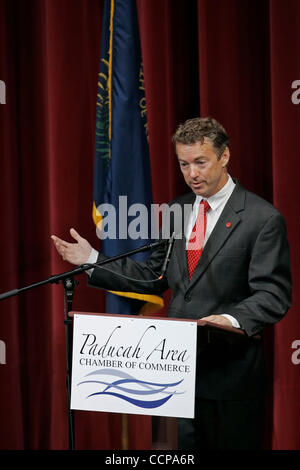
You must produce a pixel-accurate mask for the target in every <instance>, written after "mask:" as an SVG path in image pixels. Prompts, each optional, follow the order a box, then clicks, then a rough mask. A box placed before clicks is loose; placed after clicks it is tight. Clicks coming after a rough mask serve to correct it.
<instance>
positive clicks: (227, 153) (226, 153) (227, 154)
mask: <svg viewBox="0 0 300 470" xmlns="http://www.w3.org/2000/svg"><path fill="white" fill-rule="evenodd" d="M221 160H222V166H223V168H225V167H226V166H227V165H228V163H229V160H230V151H229V148H228V147H226V149H225V150H224V152H223V153H222V156H221Z"/></svg>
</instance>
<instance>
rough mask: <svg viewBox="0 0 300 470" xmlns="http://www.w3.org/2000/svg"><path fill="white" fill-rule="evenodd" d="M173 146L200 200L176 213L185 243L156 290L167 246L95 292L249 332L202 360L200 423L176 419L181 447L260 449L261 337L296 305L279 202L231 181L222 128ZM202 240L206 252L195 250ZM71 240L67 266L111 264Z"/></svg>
mask: <svg viewBox="0 0 300 470" xmlns="http://www.w3.org/2000/svg"><path fill="white" fill-rule="evenodd" d="M173 141H174V144H175V148H176V154H177V157H178V161H179V165H180V168H181V171H182V174H183V177H184V179H185V181H186V183H187V185H188V186H189V187H190V188H191V190H192V192H190V193H188V194H186V195H184V196H182V197H180V198H178V199H176V200H175V201H173V202H171V203H170V205H169V206H170V208H172V207H174V205H175V204H176V205H179V206H181V207H182V208H184V207H186V206H187V205H188V206H190V207H192V210H191V211H190V212H189V213H188V216H187V218H186V219H184V220H183V221H182V225H183V235H184V236H182V237H181V238H179V239H178V238H177V239H175V242H174V247H173V250H172V254H171V258H170V262H169V265H168V268H167V272H166V275H165V276H164V278H163V279H161V280H160V281H158V282H157V281H153V282H149V281H151V280H152V279H153V280H154V279H157V278H158V277H159V275H160V273H161V269H162V264H163V262H164V259H165V254H166V249H167V248H166V246H163V245H162V246H159V247H158V248H156V249H155V250H154V251H153V253H152V254H151V256H150V257H149V259H148V261H147V262H146V263H140V262H136V261H133V260H131V259H129V258H127V259H126V261H124V260H120V261H115V262H113V263H112V264H110V266H109V269H110V270H111V271H113V272H110V273H108V272H107V271H105V270H102V269H94V271H93V273H92V274H91V276H90V279H89V284H90V285H93V286H97V287H100V288H103V289H110V290H111V289H113V290H118V291H134V292H140V293H161V292H163V291H164V290H166V289H167V288H170V289H171V290H172V298H171V301H170V305H169V309H168V316H169V317H174V318H199V319H200V318H201V319H205V320H207V321H210V322H213V323H217V324H221V325H225V326H226V325H227V326H233V327H234V328H239V329H242V330H243V331H244V333H245V336H246V339H245V341H240V342H233V343H232V342H226V341H219V342H218V341H217V342H216V343H215V344H208V345H207V347H206V348H205V349H204V350H203V351H201V354H199V356H198V358H197V384H196V407H195V410H196V416H195V419H193V420H188V419H179V420H178V426H179V433H178V435H179V448H180V449H259V448H262V446H263V428H264V397H265V370H264V354H263V342H262V340H259V339H257V337H258V338H259V337H261V335H262V330H263V328H264V327H265V326H266V325H270V324H273V323H275V322H277V321H279V320H280V319H281V318H283V316H284V315H285V314H286V312H287V310H288V308H289V307H290V305H291V275H290V264H289V247H288V242H287V236H286V227H285V221H284V218H283V216H282V215H281V214H280V213H279V212H278V211H277V210H276V209H275V208H274V207H273V206H272V205H271V204H269V203H268V202H267V201H265V200H263V199H262V198H260V197H259V196H257V195H255V194H253V193H251V192H249V191H247V190H245V189H244V188H243V187H242V185H241V184H240V183H239V182H238V181H236V180H234V179H232V178H231V176H230V175H229V174H228V170H227V168H228V162H229V158H230V151H229V140H228V136H227V133H226V131H225V130H224V128H223V126H222V125H221V124H219V123H218V122H217V121H215V120H214V119H212V118H196V119H191V120H188V121H186V122H185V123H184V124H182V125H180V126H179V127H178V129H177V131H176V133H175V135H174V137H173ZM182 213H183V214H184V213H185V211H184V210H183V211H182ZM173 228H174V227H171V233H172V229H173ZM197 233H198V234H199V233H200V245H199V244H198V245H197V243H196V246H195V245H194V246H193V245H192V242H193V241H195V238H197ZM71 235H72V237H73V238H74V239H75V241H76V242H75V243H68V242H66V241H64V240H61V239H59V238H58V237H56V236H53V237H52V238H53V241H54V243H55V246H56V248H57V250H58V252H59V253H60V255H61V256H62V257H63V258H64V259H66V260H67V261H70V262H71V263H73V264H77V265H80V264H84V263H86V262H96V261H97V260H98V261H100V260H101V259H105V258H106V257H105V256H104V255H103V254H101V253H100V254H99V253H98V252H96V251H95V250H94V249H93V248H92V247H91V246H90V244H89V243H88V242H87V240H84V239H83V238H82V237H81V236H80V235H79V234H78V233H77V232H76V231H75V230H74V229H71ZM198 241H199V240H198ZM120 274H122V276H120ZM124 276H127V277H128V278H130V280H126V278H125V277H124ZM134 279H136V280H134ZM143 281H147V283H144V284H143ZM254 336H255V337H256V339H253V337H254Z"/></svg>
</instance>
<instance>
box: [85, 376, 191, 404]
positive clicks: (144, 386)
mask: <svg viewBox="0 0 300 470" xmlns="http://www.w3.org/2000/svg"><path fill="white" fill-rule="evenodd" d="M94 375H110V376H114V377H118V379H117V380H113V381H112V382H107V381H102V380H91V379H88V380H83V381H81V382H79V383H78V384H77V385H78V386H79V385H83V384H87V383H95V384H99V385H103V386H106V387H105V388H104V389H103V390H101V391H98V392H95V393H91V394H90V395H88V396H87V398H90V397H93V396H97V395H98V396H99V395H110V396H114V397H116V398H119V399H121V400H125V401H127V402H128V403H131V404H133V405H134V406H137V407H139V408H158V407H160V406H162V405H164V404H165V403H166V402H167V401H168V400H170V398H171V397H173V396H174V395H181V394H182V393H185V392H184V391H183V392H179V391H177V390H176V389H175V390H172V391H171V390H170V389H171V388H173V387H176V386H178V385H180V384H181V383H182V382H183V379H182V380H179V381H177V382H171V383H157V382H148V381H145V380H139V379H136V378H135V377H133V376H132V375H130V374H128V373H126V372H123V371H120V370H115V369H100V370H97V371H93V372H90V373H89V374H87V375H86V376H85V377H91V376H94ZM129 383H131V384H133V385H135V386H137V387H139V389H138V388H128V387H124V386H122V385H124V384H129ZM112 389H115V390H117V391H118V392H119V393H116V392H113V391H112ZM120 392H122V393H120ZM126 394H127V395H126ZM156 394H163V395H167V396H165V397H163V398H159V399H157V400H141V399H138V398H134V396H141V395H147V396H149V395H156ZM129 395H131V396H129Z"/></svg>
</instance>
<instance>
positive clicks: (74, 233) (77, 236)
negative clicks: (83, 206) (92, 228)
mask: <svg viewBox="0 0 300 470" xmlns="http://www.w3.org/2000/svg"><path fill="white" fill-rule="evenodd" d="M70 234H71V237H72V238H74V240H76V241H77V242H78V243H79V242H80V241H81V240H83V238H82V237H81V236H80V235H79V233H78V232H76V230H75V229H74V228H71V230H70Z"/></svg>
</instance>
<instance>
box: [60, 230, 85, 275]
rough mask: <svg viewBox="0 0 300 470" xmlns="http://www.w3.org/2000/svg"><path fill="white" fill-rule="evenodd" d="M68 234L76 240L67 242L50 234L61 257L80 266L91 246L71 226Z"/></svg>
mask: <svg viewBox="0 0 300 470" xmlns="http://www.w3.org/2000/svg"><path fill="white" fill-rule="evenodd" d="M70 234H71V236H72V238H74V240H76V243H68V242H66V241H64V240H61V239H60V238H58V237H56V236H55V235H52V236H51V238H52V240H53V242H54V245H55V247H56V249H57V251H58V253H59V254H60V255H61V257H62V259H64V260H66V261H69V263H72V264H75V265H77V266H80V265H81V264H84V263H86V262H87V260H88V258H89V256H90V253H91V251H92V247H91V245H90V244H89V242H88V241H87V240H85V239H84V238H82V237H81V236H80V235H79V233H77V232H76V230H74V229H73V228H71V230H70Z"/></svg>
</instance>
